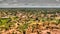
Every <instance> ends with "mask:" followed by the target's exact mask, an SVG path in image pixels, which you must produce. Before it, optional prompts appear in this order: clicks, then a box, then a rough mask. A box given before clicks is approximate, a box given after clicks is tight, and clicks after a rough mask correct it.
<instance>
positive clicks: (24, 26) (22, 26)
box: [18, 23, 29, 34]
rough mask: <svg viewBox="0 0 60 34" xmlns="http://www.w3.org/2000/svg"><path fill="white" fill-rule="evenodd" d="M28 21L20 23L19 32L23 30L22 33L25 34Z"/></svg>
mask: <svg viewBox="0 0 60 34" xmlns="http://www.w3.org/2000/svg"><path fill="white" fill-rule="evenodd" d="M28 25H29V23H25V24H22V25H19V26H18V28H19V30H20V31H21V32H23V34H26V29H27V28H28Z"/></svg>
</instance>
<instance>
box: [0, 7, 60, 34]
mask: <svg viewBox="0 0 60 34" xmlns="http://www.w3.org/2000/svg"><path fill="white" fill-rule="evenodd" d="M0 34H60V9H46V8H45V9H40V8H39V9H38V8H35V9H33V8H31V9H30V8H16V9H13V8H12V9H9V8H6V9H0Z"/></svg>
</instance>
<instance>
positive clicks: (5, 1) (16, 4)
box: [0, 0, 60, 8]
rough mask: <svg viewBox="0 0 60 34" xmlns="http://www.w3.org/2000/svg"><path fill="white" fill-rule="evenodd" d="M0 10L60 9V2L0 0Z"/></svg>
mask: <svg viewBox="0 0 60 34" xmlns="http://www.w3.org/2000/svg"><path fill="white" fill-rule="evenodd" d="M0 8H60V0H0Z"/></svg>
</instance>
